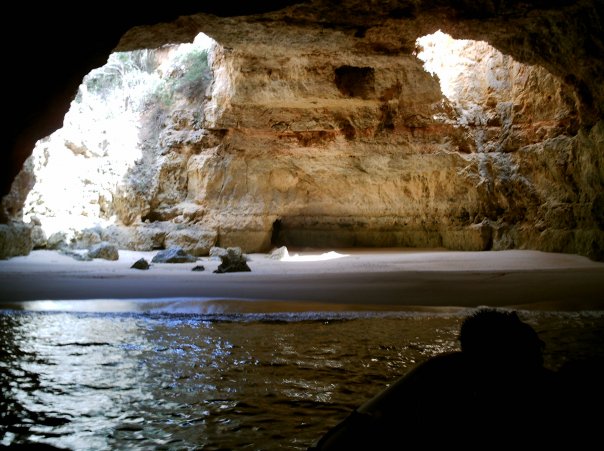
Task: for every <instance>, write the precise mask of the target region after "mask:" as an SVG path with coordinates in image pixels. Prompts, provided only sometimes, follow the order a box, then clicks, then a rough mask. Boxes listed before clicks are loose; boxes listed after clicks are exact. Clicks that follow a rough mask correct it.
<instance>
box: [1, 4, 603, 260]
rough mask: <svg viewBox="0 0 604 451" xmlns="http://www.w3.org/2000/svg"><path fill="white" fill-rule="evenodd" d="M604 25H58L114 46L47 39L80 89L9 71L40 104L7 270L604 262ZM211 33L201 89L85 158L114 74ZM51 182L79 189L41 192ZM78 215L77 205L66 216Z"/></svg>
mask: <svg viewBox="0 0 604 451" xmlns="http://www.w3.org/2000/svg"><path fill="white" fill-rule="evenodd" d="M598 5H599V4H598V2H591V1H580V2H565V1H562V2H556V3H555V4H553V5H549V4H546V3H544V2H539V1H535V2H523V3H521V4H520V3H517V2H511V3H500V2H490V1H484V2H474V3H472V5H470V4H467V3H466V2H459V3H455V4H452V5H449V4H448V3H442V2H419V3H418V2H406V1H402V0H401V1H398V2H394V3H392V2H390V3H388V4H387V5H372V6H363V5H362V4H360V3H357V2H341V4H338V5H337V6H336V5H333V4H332V3H331V2H323V1H319V0H317V1H313V2H301V3H298V2H261V3H259V4H258V5H257V6H255V7H254V6H248V7H247V9H246V10H245V11H244V10H238V9H237V8H235V6H233V5H229V4H228V2H227V4H225V5H222V6H221V7H214V9H212V8H211V7H204V6H197V5H195V6H192V5H187V6H186V7H185V6H182V9H179V7H177V6H174V8H173V9H170V10H169V11H165V12H163V13H161V14H160V13H157V15H155V13H151V12H149V13H147V15H146V16H144V17H143V16H140V17H137V15H135V14H124V15H123V16H122V17H121V18H120V20H119V21H117V22H115V23H114V26H112V27H100V28H99V27H97V26H96V25H97V23H101V22H103V20H104V19H103V17H102V15H101V16H100V17H99V18H98V20H93V19H92V18H85V19H82V18H79V17H78V16H77V13H76V12H74V11H69V12H66V13H65V14H63V15H60V16H59V15H57V17H56V21H57V22H56V23H55V25H57V26H58V25H60V24H61V23H63V22H62V21H65V22H70V23H71V22H73V23H75V24H78V25H77V27H79V28H78V30H79V31H81V32H82V36H83V38H82V42H87V40H88V39H89V38H90V39H92V36H94V39H95V42H97V45H96V47H94V48H93V49H92V51H88V50H90V49H88V48H87V51H86V52H84V51H83V50H82V49H81V48H80V47H79V46H77V45H76V43H73V42H70V41H69V40H67V39H66V36H63V35H62V34H61V33H59V34H57V35H56V36H55V37H54V38H53V39H56V41H57V42H51V40H50V38H48V39H46V38H45V39H43V40H39V44H40V45H46V46H48V48H52V52H50V53H52V55H53V58H55V60H56V61H57V62H58V63H54V64H55V65H56V64H59V65H60V66H61V67H62V68H63V69H64V71H65V72H66V73H68V74H69V76H68V77H57V76H55V75H52V76H48V77H37V76H36V75H35V74H34V72H35V71H34V70H33V67H38V66H39V65H44V64H47V65H48V66H50V65H51V63H50V61H46V60H41V61H35V66H34V61H30V59H31V58H27V57H26V56H27V55H28V49H27V48H25V47H23V49H19V50H17V49H16V48H15V50H14V51H13V50H11V52H12V53H11V58H13V59H14V60H15V61H16V62H18V66H19V67H21V68H22V71H21V72H20V73H19V76H15V77H14V78H13V79H12V80H11V81H10V82H9V83H11V85H12V88H11V90H10V91H11V96H12V95H13V93H19V92H29V93H31V96H30V97H31V99H30V100H29V101H27V102H24V101H23V99H22V98H21V97H20V96H19V95H14V97H10V98H9V103H14V114H12V115H11V123H10V124H9V125H10V127H8V129H9V131H10V133H9V134H8V135H7V136H5V140H6V143H7V145H6V146H5V151H4V152H3V153H2V158H3V162H2V171H3V174H2V181H3V200H2V209H1V212H0V220H1V223H2V224H0V239H1V242H2V246H1V248H2V250H1V254H2V256H3V257H5V258H6V257H10V256H13V255H23V254H27V253H28V252H29V251H30V250H31V249H33V248H52V247H53V246H56V245H57V243H61V242H63V243H64V244H67V245H69V246H71V247H75V248H85V247H87V246H90V245H91V244H93V243H95V242H98V241H101V240H103V241H112V242H114V243H115V244H117V245H118V246H119V247H121V248H125V249H139V250H144V249H158V248H163V247H168V246H170V245H173V244H179V245H182V246H184V247H186V248H187V250H189V251H191V252H193V253H194V254H196V255H207V253H208V252H209V249H210V248H211V247H212V246H222V247H228V246H239V247H241V248H242V249H244V250H245V251H249V252H256V251H267V250H269V249H270V248H271V247H272V246H274V245H276V243H278V242H283V243H285V242H287V243H291V244H292V245H295V246H300V247H324V246H333V247H350V246H353V247H354V246H372V247H392V246H395V247H444V248H447V249H453V250H502V249H537V250H543V251H553V252H566V253H576V254H581V255H586V256H589V257H590V258H592V259H595V260H601V259H602V258H604V232H603V230H602V229H603V227H602V224H603V223H604V217H603V213H602V212H603V211H604V206H603V205H604V204H603V203H604V194H603V191H604V190H603V189H602V188H603V180H604V177H603V173H602V170H603V169H602V168H603V167H604V163H603V161H602V158H603V157H602V133H603V122H602V104H603V101H602V100H603V98H604V93H603V91H602V86H603V84H602V83H601V80H602V72H603V70H602V65H603V64H604V63H602V61H603V60H604V59H603V58H602V56H603V52H604V51H603V49H604V45H603V43H602V39H601V37H600V36H601V35H602V33H601V29H600V27H601V21H602V11H601V8H600V7H599V6H598ZM39 14H40V15H41V14H42V11H39ZM36 17H37V16H36ZM101 19H103V20H101ZM43 22H44V21H43V20H42V17H40V18H38V19H35V20H34V21H33V22H32V23H35V24H37V25H39V29H36V30H35V31H33V32H38V33H44V31H45V26H47V27H48V26H50V25H45V26H44V25H43ZM53 27H54V25H53ZM59 28H60V27H59ZM200 34H204V35H207V36H208V37H209V39H210V40H211V42H212V44H211V49H210V50H208V52H209V53H208V64H209V71H208V73H207V74H206V75H205V76H204V77H205V78H203V79H202V80H201V84H199V85H193V84H190V83H189V84H188V85H187V86H184V84H183V83H184V82H183V81H182V80H189V81H190V79H191V77H190V75H189V74H190V73H192V72H191V70H190V69H186V68H185V69H183V68H180V69H174V68H172V69H171V72H170V73H168V72H169V71H165V75H162V76H165V77H166V78H165V80H167V81H166V83H168V84H170V86H171V87H172V88H173V89H172V91H170V92H169V93H168V94H166V91H165V90H164V91H162V92H160V91H159V90H157V89H156V91H154V93H155V95H156V100H157V101H156V103H155V106H151V107H148V108H146V109H144V111H142V109H141V111H142V112H141V113H140V118H139V119H140V121H142V122H139V123H138V125H137V126H136V127H138V128H136V132H134V131H133V130H134V129H133V128H132V127H130V128H127V127H125V124H126V123H127V121H125V120H122V119H120V120H119V121H118V122H119V123H118V122H113V123H112V125H109V126H108V128H106V129H104V130H103V129H95V130H96V131H94V132H93V131H92V128H90V129H89V133H88V135H87V137H86V138H85V139H79V140H78V139H74V137H73V135H70V134H69V132H68V131H67V130H69V127H70V126H71V125H73V121H75V120H76V119H75V118H76V116H77V114H76V113H77V112H76V111H74V108H76V109H77V105H78V101H80V105H83V104H82V103H81V98H82V96H85V95H87V92H90V90H91V89H96V88H94V86H93V84H91V83H90V79H91V77H92V75H90V74H93V73H94V71H95V70H96V71H99V70H105V72H107V70H108V69H107V68H108V67H109V66H110V65H111V64H112V62H113V65H114V66H113V67H115V61H117V59H116V58H124V55H137V56H136V57H137V58H139V60H140V58H141V55H142V54H143V53H144V52H147V53H144V55H147V56H146V57H149V55H153V58H156V59H162V58H164V59H165V58H168V56H166V55H168V54H169V53H170V52H172V51H174V52H177V50H174V49H177V48H179V46H186V45H193V43H194V42H195V40H196V37H198V36H200ZM98 36H100V37H102V39H101V38H100V37H98ZM276 36H278V38H276ZM63 40H64V41H63ZM21 45H22V46H25V45H26V44H25V42H22V43H21ZM170 49H173V50H170ZM36 54H40V55H42V56H41V57H40V58H50V57H49V56H48V57H47V56H46V52H45V51H44V50H42V49H40V50H37V51H36ZM110 54H111V55H112V56H111V57H110V56H109V55H110ZM116 55H117V56H116ZM119 55H122V56H119ZM107 58H109V60H108V59H107ZM112 58H113V60H112ZM129 58H131V57H129ZM70 61H72V64H69V62H70ZM76 63H77V64H76ZM158 64H159V63H158ZM102 68H105V69H102ZM153 70H155V69H153ZM179 71H180V72H179ZM151 72H153V71H152V70H151V71H150V72H149V73H151ZM15 73H16V72H15ZM24 74H25V75H26V76H24ZM86 77H87V78H86ZM179 77H180V78H179ZM187 77H189V78H187ZM92 78H94V77H92ZM97 78H98V77H97ZM86 79H87V80H88V81H89V82H88V84H86V82H84V86H87V90H86V92H84V94H83V93H82V92H83V91H82V88H81V86H82V80H86ZM175 80H180V82H178V81H175ZM197 80H198V81H199V80H200V78H199V77H197ZM149 83H150V82H149ZM178 83H181V84H180V85H178ZM177 85H178V86H177ZM19 86H22V88H19ZM42 92H44V94H42ZM162 95H163V96H164V97H161V96H162ZM166 96H168V97H169V99H168V97H166ZM130 97H132V96H131V95H130ZM74 99H75V100H74ZM78 99H79V100H78ZM158 99H159V100H158ZM123 100H124V99H122V101H123ZM128 101H131V99H130V100H129V99H126V105H127V106H126V107H124V108H125V110H127V109H128V107H129V106H130V107H131V104H128V103H127V102H128ZM161 102H164V103H163V107H162V108H158V107H157V105H159V104H160V103H161ZM24 103H27V105H28V106H27V107H24ZM70 103H71V108H72V109H71V110H69V107H70ZM61 113H62V114H61ZM65 114H67V115H66V116H65ZM63 118H65V119H63ZM103 120H104V119H103ZM93 121H94V119H93ZM96 122H97V123H100V122H102V120H100V119H98V118H97V120H96ZM61 124H62V125H63V128H61ZM141 124H142V125H141ZM120 127H123V128H120ZM93 136H94V139H93V138H92V137H93ZM128 140H129V141H128ZM56 141H59V144H58V145H59V147H60V149H61V150H60V151H58V152H56V151H54V150H53V149H54V147H53V146H54V145H55V144H56V143H55V142H56ZM59 154H61V155H63V156H64V157H65V158H69V159H68V160H60V158H59ZM127 155H128V156H127ZM28 157H29V158H28ZM61 158H63V157H61ZM98 158H100V159H103V158H104V160H103V161H104V162H103V164H102V165H101V163H99V161H101V160H98ZM95 159H97V160H95ZM93 160H94V161H97V163H95V164H96V165H97V166H94V164H93V163H92V162H93ZM126 160H128V161H126ZM61 161H63V163H61ZM68 161H69V162H68ZM67 162H68V163H67ZM61 164H63V165H64V166H61ZM45 165H46V166H45ZM49 165H55V166H56V167H57V168H58V171H59V172H58V173H59V174H61V171H63V172H62V175H60V176H53V177H54V178H52V177H51V178H49V176H48V175H44V174H43V172H44V170H46V169H47V168H48V167H49ZM112 165H113V166H112ZM120 165H121V166H120ZM101 166H103V167H104V168H109V167H110V168H109V169H102V170H101V169H99V168H100V167H101ZM93 167H94V168H93ZM118 167H119V168H120V169H116V168H118ZM68 168H69V169H68ZM39 170H41V171H42V172H38V173H36V171H39ZM86 171H89V172H90V173H93V172H94V173H95V174H97V173H99V172H103V171H106V172H107V173H111V174H112V177H113V178H112V179H110V182H107V181H105V182H101V181H99V180H97V179H95V178H94V176H89V175H86ZM95 171H96V172H95ZM59 179H60V180H59ZM68 179H71V180H72V184H71V185H69V184H67V182H66V181H67V180H68ZM103 183H104V184H103ZM100 185H102V186H100ZM68 197H74V198H77V199H75V200H73V201H71V204H69V205H67V204H61V202H63V201H66V199H67V198H68ZM59 204H61V205H59ZM61 219H63V222H61ZM278 221H281V222H278ZM276 224H280V225H281V226H280V227H276ZM277 229H279V231H278V234H277V232H276V230H277ZM277 236H278V237H279V238H277Z"/></svg>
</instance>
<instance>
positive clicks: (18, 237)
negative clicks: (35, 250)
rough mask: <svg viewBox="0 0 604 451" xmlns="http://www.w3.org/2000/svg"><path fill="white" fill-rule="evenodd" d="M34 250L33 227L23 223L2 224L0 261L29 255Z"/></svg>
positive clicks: (0, 227)
mask: <svg viewBox="0 0 604 451" xmlns="http://www.w3.org/2000/svg"><path fill="white" fill-rule="evenodd" d="M31 249H32V240H31V227H30V226H29V225H27V224H23V223H11V224H0V259H6V258H11V257H16V256H18V255H28V254H29V253H30V251H31Z"/></svg>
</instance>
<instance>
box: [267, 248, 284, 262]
mask: <svg viewBox="0 0 604 451" xmlns="http://www.w3.org/2000/svg"><path fill="white" fill-rule="evenodd" d="M268 257H269V258H270V259H272V260H283V259H286V258H287V257H289V252H288V250H287V247H285V246H281V247H278V248H277V249H273V250H272V251H271V253H270V254H269V256H268Z"/></svg>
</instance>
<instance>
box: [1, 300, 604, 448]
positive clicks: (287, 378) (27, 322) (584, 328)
mask: <svg viewBox="0 0 604 451" xmlns="http://www.w3.org/2000/svg"><path fill="white" fill-rule="evenodd" d="M465 313H466V314H467V313H468V311H466V312H465ZM463 316H465V315H464V314H463V313H458V314H434V313H431V314H420V313H396V314H394V313H392V314H387V313H382V314H368V313H358V312H357V313H353V314H344V313H340V314H329V313H321V314H302V313H300V314H262V315H259V314H256V315H252V314H245V315H241V314H240V315H230V316H229V315H221V316H216V315H193V314H189V315H174V314H150V313H143V314H140V313H138V314H135V313H42V312H16V311H8V312H3V313H0V352H1V356H2V359H1V362H0V384H1V389H2V392H1V393H2V397H1V398H0V443H1V444H4V445H9V444H11V443H13V444H16V443H31V442H43V443H47V444H51V445H54V446H57V447H63V448H68V449H95V450H97V449H99V450H100V449H141V450H142V449H254V450H258V449H265V450H269V449H306V448H307V447H308V446H310V445H311V444H312V443H314V442H315V441H316V440H317V439H318V438H319V437H320V436H321V435H322V434H323V433H324V432H325V431H326V430H327V429H329V428H330V427H331V426H333V425H335V424H336V423H337V422H339V421H340V420H341V419H342V418H344V417H345V416H346V415H347V414H348V413H349V412H350V410H351V409H353V408H354V407H356V406H358V405H359V404H362V403H363V402H364V401H366V400H367V399H368V398H370V397H371V396H373V395H374V394H376V393H377V392H378V391H380V390H381V389H382V388H384V387H385V386H386V385H387V384H388V383H390V382H392V381H393V380H394V379H396V378H397V377H398V376H399V375H401V374H402V373H404V372H405V371H406V370H407V369H409V368H410V367H412V366H413V365H415V364H416V363H418V362H420V361H423V360H425V359H426V358H428V357H430V356H432V355H435V354H438V353H440V352H443V351H449V350H453V349H456V348H457V342H456V336H457V331H458V329H459V324H460V322H461V320H462V319H463ZM521 316H522V317H523V319H525V320H526V321H528V322H529V323H531V325H533V327H535V329H536V330H537V331H538V332H539V334H540V336H541V338H542V339H543V340H544V341H545V342H546V344H547V347H546V353H547V354H546V364H547V365H548V366H550V367H552V368H554V369H555V368H556V367H558V366H560V365H561V364H562V363H563V362H564V361H565V359H568V358H585V357H591V356H598V357H603V356H604V337H602V334H601V330H602V326H604V312H599V313H595V312H582V313H530V314H529V313H528V312H523V313H522V315H521Z"/></svg>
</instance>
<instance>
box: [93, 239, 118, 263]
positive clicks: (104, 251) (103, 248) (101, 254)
mask: <svg viewBox="0 0 604 451" xmlns="http://www.w3.org/2000/svg"><path fill="white" fill-rule="evenodd" d="M88 256H89V257H92V258H102V259H104V260H117V259H119V252H118V250H117V246H116V245H115V244H111V243H108V242H106V241H103V242H101V243H98V244H95V245H94V246H93V247H92V248H91V249H90V250H89V251H88Z"/></svg>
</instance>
